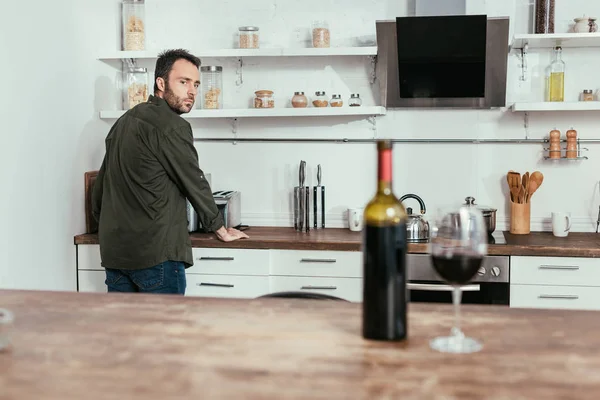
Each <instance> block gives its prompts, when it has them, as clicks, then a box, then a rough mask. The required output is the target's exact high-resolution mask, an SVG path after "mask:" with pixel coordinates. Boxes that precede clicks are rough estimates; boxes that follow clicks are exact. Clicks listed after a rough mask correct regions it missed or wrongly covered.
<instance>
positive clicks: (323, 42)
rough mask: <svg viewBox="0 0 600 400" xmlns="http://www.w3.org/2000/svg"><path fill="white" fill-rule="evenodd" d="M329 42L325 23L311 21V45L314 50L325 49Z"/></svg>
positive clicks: (327, 25) (327, 26) (329, 38)
mask: <svg viewBox="0 0 600 400" xmlns="http://www.w3.org/2000/svg"><path fill="white" fill-rule="evenodd" d="M330 42H331V36H330V34H329V24H328V23H327V21H313V23H312V43H313V47H315V48H327V47H329V45H330Z"/></svg>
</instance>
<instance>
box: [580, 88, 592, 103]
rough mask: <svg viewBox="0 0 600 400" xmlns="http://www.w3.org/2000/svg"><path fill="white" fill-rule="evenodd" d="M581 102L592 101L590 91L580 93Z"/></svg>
mask: <svg viewBox="0 0 600 400" xmlns="http://www.w3.org/2000/svg"><path fill="white" fill-rule="evenodd" d="M581 100H582V101H594V92H593V91H592V90H590V89H586V90H584V91H583V92H582V93H581Z"/></svg>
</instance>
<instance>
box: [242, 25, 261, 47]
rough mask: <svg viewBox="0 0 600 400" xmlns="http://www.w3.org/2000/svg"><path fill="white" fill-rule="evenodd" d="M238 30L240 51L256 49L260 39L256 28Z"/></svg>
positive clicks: (249, 27)
mask: <svg viewBox="0 0 600 400" xmlns="http://www.w3.org/2000/svg"><path fill="white" fill-rule="evenodd" d="M238 30H239V42H240V43H239V45H240V49H258V47H259V39H260V37H259V34H258V27H257V26H240V27H239V28H238Z"/></svg>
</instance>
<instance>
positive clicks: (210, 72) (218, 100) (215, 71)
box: [200, 65, 223, 110]
mask: <svg viewBox="0 0 600 400" xmlns="http://www.w3.org/2000/svg"><path fill="white" fill-rule="evenodd" d="M200 82H202V94H201V95H202V108H203V109H205V110H211V109H213V110H216V109H221V108H223V67H220V66H214V65H211V66H204V67H200Z"/></svg>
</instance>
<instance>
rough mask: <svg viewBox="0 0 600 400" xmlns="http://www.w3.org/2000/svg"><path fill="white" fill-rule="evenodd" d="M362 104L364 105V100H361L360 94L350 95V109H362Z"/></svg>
mask: <svg viewBox="0 0 600 400" xmlns="http://www.w3.org/2000/svg"><path fill="white" fill-rule="evenodd" d="M361 104H362V100H361V98H360V96H359V95H358V93H352V94H351V95H350V100H349V101H348V105H349V106H350V107H360V105H361Z"/></svg>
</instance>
